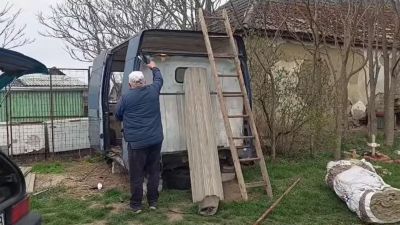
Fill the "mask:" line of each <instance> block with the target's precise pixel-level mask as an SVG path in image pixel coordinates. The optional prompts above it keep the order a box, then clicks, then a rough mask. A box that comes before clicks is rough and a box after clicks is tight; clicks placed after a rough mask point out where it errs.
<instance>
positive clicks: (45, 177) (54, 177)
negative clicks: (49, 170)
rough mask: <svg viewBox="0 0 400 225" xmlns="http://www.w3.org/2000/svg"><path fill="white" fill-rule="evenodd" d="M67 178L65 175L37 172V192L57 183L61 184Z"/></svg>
mask: <svg viewBox="0 0 400 225" xmlns="http://www.w3.org/2000/svg"><path fill="white" fill-rule="evenodd" d="M65 178H66V176H65V175H59V174H36V180H35V189H34V190H35V192H39V191H43V190H46V189H49V188H52V187H55V186H57V185H60V184H61V183H62V181H63V180H64V179H65Z"/></svg>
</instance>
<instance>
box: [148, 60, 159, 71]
mask: <svg viewBox="0 0 400 225" xmlns="http://www.w3.org/2000/svg"><path fill="white" fill-rule="evenodd" d="M147 67H149V69H151V70H152V69H154V68H155V67H157V65H156V63H155V62H154V61H150V63H149V64H147Z"/></svg>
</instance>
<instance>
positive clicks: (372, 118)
mask: <svg viewBox="0 0 400 225" xmlns="http://www.w3.org/2000/svg"><path fill="white" fill-rule="evenodd" d="M371 14H372V12H371ZM370 16H371V17H372V16H373V15H370ZM374 22H375V20H374V18H369V19H368V49H367V58H368V73H369V99H368V114H369V115H368V119H369V120H368V128H369V129H368V133H369V135H370V136H372V135H375V136H376V112H375V111H376V110H375V92H376V79H375V68H374V67H375V66H374V55H373V40H374ZM375 63H378V62H375Z"/></svg>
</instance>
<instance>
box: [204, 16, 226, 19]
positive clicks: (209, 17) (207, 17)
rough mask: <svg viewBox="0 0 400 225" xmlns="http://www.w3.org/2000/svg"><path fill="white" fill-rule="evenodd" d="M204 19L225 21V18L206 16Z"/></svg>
mask: <svg viewBox="0 0 400 225" xmlns="http://www.w3.org/2000/svg"><path fill="white" fill-rule="evenodd" d="M204 19H213V20H225V18H224V17H220V16H205V17H204Z"/></svg>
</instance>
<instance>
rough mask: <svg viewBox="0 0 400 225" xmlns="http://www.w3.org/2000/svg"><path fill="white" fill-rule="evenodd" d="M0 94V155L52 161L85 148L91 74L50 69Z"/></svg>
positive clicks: (87, 144) (18, 81)
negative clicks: (51, 158) (54, 157)
mask: <svg viewBox="0 0 400 225" xmlns="http://www.w3.org/2000/svg"><path fill="white" fill-rule="evenodd" d="M49 73H50V75H44V74H31V75H24V76H22V77H20V78H18V79H16V80H15V81H14V82H13V83H12V84H10V85H9V86H8V87H6V88H5V89H3V90H1V91H0V103H1V106H0V150H1V151H3V152H4V153H6V154H7V155H9V156H10V157H20V156H21V157H22V156H28V157H29V156H34V157H33V159H37V158H48V157H52V156H54V155H55V154H57V153H63V152H70V151H75V150H82V149H88V148H89V138H88V118H87V102H88V101H87V98H88V96H87V93H88V79H89V74H90V69H89V68H88V69H73V68H55V67H53V68H50V69H49Z"/></svg>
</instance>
